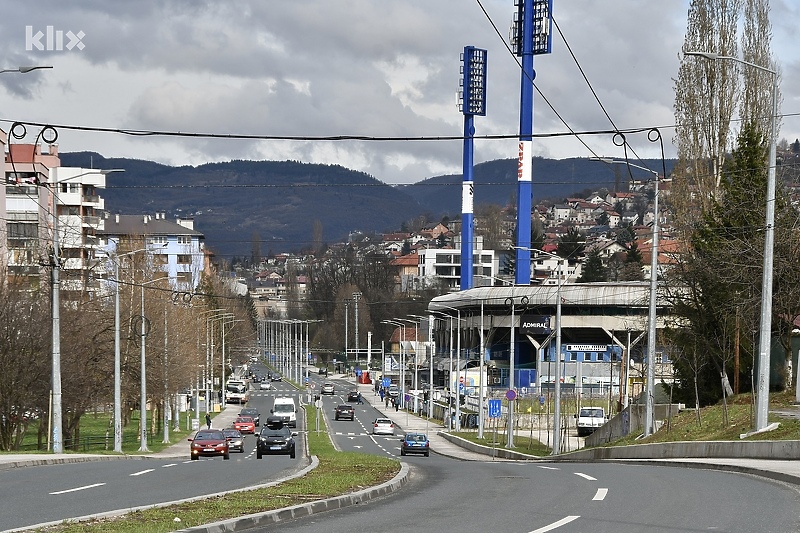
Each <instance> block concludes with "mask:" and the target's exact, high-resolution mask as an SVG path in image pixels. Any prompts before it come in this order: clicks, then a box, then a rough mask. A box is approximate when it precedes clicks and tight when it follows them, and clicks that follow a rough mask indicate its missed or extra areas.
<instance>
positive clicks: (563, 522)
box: [531, 516, 580, 533]
mask: <svg viewBox="0 0 800 533" xmlns="http://www.w3.org/2000/svg"><path fill="white" fill-rule="evenodd" d="M578 518H580V516H567V517H565V518H562V519H561V520H559V521H558V522H553V523H552V524H550V525H549V526H544V527H540V528H539V529H534V530H533V531H531V533H545V532H546V531H553V530H554V529H556V528H559V527H561V526H565V525H567V524H569V523H570V522H572V521H573V520H577V519H578Z"/></svg>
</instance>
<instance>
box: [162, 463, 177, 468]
mask: <svg viewBox="0 0 800 533" xmlns="http://www.w3.org/2000/svg"><path fill="white" fill-rule="evenodd" d="M177 464H178V463H170V464H168V465H161V468H169V467H171V466H175V465H177Z"/></svg>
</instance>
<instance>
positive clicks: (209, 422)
mask: <svg viewBox="0 0 800 533" xmlns="http://www.w3.org/2000/svg"><path fill="white" fill-rule="evenodd" d="M206 429H211V415H210V414H208V413H206Z"/></svg>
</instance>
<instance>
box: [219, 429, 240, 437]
mask: <svg viewBox="0 0 800 533" xmlns="http://www.w3.org/2000/svg"><path fill="white" fill-rule="evenodd" d="M222 433H223V434H224V435H225V436H226V437H234V438H237V437H241V436H242V434H241V433H239V432H238V431H237V430H235V429H223V430H222Z"/></svg>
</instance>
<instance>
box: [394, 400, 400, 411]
mask: <svg viewBox="0 0 800 533" xmlns="http://www.w3.org/2000/svg"><path fill="white" fill-rule="evenodd" d="M394 410H395V411H399V410H400V401H399V399H398V398H395V399H394Z"/></svg>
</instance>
